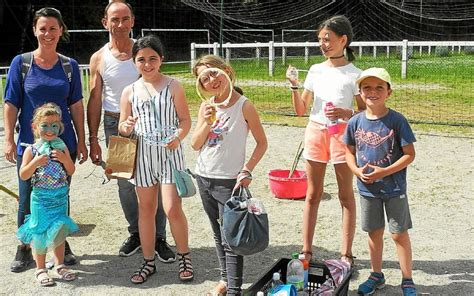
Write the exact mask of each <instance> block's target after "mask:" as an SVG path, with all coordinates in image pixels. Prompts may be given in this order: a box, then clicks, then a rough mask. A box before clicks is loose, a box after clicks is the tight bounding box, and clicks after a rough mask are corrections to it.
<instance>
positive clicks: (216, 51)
mask: <svg viewBox="0 0 474 296" xmlns="http://www.w3.org/2000/svg"><path fill="white" fill-rule="evenodd" d="M212 45H213V46H212V54H213V55H215V56H218V55H219V43H217V42H214V43H213V44H212Z"/></svg>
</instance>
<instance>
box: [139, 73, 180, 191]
mask: <svg viewBox="0 0 474 296" xmlns="http://www.w3.org/2000/svg"><path fill="white" fill-rule="evenodd" d="M172 81H173V80H172V79H170V81H169V82H168V84H167V85H166V87H164V88H163V89H162V90H161V91H159V92H158V93H157V94H156V95H155V96H153V97H151V98H146V99H143V98H139V96H138V95H137V93H141V92H142V91H141V90H140V91H138V92H137V89H138V88H143V87H144V86H143V82H142V79H139V80H138V81H136V82H135V83H133V85H132V95H131V96H130V103H131V105H132V116H136V117H138V120H137V123H136V124H135V130H134V134H135V135H136V136H137V139H138V149H137V162H136V169H135V177H134V181H135V185H136V186H138V187H151V186H153V185H155V184H156V183H158V182H160V183H167V184H169V183H174V181H173V168H176V169H178V170H183V169H184V168H185V163H184V153H183V147H182V144H181V143H180V145H179V147H178V148H177V149H175V150H169V149H167V148H166V147H162V146H159V145H157V144H150V143H147V142H146V141H144V139H143V134H144V133H149V132H152V131H155V130H157V129H158V128H159V127H160V126H170V125H174V126H176V127H177V126H178V124H179V119H178V116H177V114H176V109H175V107H174V102H173V96H172V94H171V90H170V85H171V82H172ZM153 104H154V107H153ZM158 122H159V124H158ZM168 158H169V161H168Z"/></svg>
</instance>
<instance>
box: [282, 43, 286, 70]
mask: <svg viewBox="0 0 474 296" xmlns="http://www.w3.org/2000/svg"><path fill="white" fill-rule="evenodd" d="M281 62H282V64H283V66H284V65H286V47H282V48H281Z"/></svg>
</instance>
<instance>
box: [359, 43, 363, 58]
mask: <svg viewBox="0 0 474 296" xmlns="http://www.w3.org/2000/svg"><path fill="white" fill-rule="evenodd" d="M361 57H362V46H359V59H360V58H361Z"/></svg>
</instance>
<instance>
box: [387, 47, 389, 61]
mask: <svg viewBox="0 0 474 296" xmlns="http://www.w3.org/2000/svg"><path fill="white" fill-rule="evenodd" d="M388 58H390V46H387V59H388Z"/></svg>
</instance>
